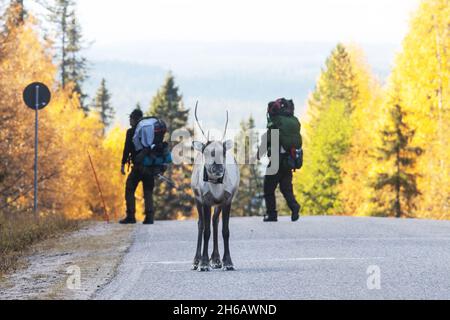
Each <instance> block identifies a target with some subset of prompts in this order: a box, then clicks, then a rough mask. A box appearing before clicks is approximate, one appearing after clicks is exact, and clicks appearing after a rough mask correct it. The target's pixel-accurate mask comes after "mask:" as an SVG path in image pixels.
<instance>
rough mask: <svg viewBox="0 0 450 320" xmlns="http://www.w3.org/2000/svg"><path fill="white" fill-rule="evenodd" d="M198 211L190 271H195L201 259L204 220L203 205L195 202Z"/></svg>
mask: <svg viewBox="0 0 450 320" xmlns="http://www.w3.org/2000/svg"><path fill="white" fill-rule="evenodd" d="M195 203H196V205H197V211H198V241H197V252H196V254H195V258H194V263H193V264H192V270H194V271H197V270H198V266H199V265H200V260H201V259H202V238H203V230H204V222H203V220H204V218H203V205H202V204H201V203H200V201H198V200H196V201H195Z"/></svg>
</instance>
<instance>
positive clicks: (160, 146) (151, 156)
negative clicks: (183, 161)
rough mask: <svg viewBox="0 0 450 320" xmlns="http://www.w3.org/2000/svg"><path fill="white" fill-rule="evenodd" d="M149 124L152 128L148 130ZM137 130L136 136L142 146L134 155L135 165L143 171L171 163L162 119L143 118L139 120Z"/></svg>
mask: <svg viewBox="0 0 450 320" xmlns="http://www.w3.org/2000/svg"><path fill="white" fill-rule="evenodd" d="M151 126H152V127H153V130H148V128H150V127H151ZM137 130H139V132H137V138H138V139H139V142H140V143H141V145H142V146H143V147H144V148H143V149H142V150H140V151H139V152H138V154H137V156H136V165H137V166H138V167H139V168H140V170H141V171H143V173H149V172H150V171H149V170H148V169H147V168H152V167H160V166H164V165H167V164H170V163H172V155H171V153H170V149H169V144H168V143H167V142H164V136H165V134H166V133H167V125H166V123H165V122H164V121H163V120H161V119H158V118H156V117H147V118H143V119H142V120H141V121H140V122H139V124H138V129H137ZM150 141H151V145H150Z"/></svg>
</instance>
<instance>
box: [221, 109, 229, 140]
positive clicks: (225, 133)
mask: <svg viewBox="0 0 450 320" xmlns="http://www.w3.org/2000/svg"><path fill="white" fill-rule="evenodd" d="M228 120H229V117H228V110H227V122H226V123H225V132H224V133H223V138H222V140H225V137H226V135H227V130H228Z"/></svg>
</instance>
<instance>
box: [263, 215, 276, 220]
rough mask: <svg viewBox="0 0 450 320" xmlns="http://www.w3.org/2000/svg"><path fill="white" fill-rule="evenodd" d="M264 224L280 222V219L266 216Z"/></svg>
mask: <svg viewBox="0 0 450 320" xmlns="http://www.w3.org/2000/svg"><path fill="white" fill-rule="evenodd" d="M264 222H278V217H274V216H269V215H266V216H264Z"/></svg>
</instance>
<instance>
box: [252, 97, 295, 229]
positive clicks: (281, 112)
mask: <svg viewBox="0 0 450 320" xmlns="http://www.w3.org/2000/svg"><path fill="white" fill-rule="evenodd" d="M294 111H295V106H294V102H293V101H292V100H286V99H278V100H277V101H274V102H271V103H269V107H268V113H267V114H268V117H267V118H268V125H267V129H268V130H267V133H266V139H263V141H264V140H266V141H267V145H265V143H264V142H263V144H262V145H261V147H260V148H259V151H258V156H259V157H262V156H264V155H265V154H267V155H268V157H269V158H271V157H272V156H273V154H272V152H279V154H278V155H279V159H280V161H279V163H280V167H279V169H278V171H277V172H276V174H274V175H269V174H266V176H265V177H264V198H265V201H266V209H267V214H266V216H265V217H264V222H277V221H278V212H277V206H276V198H275V191H276V189H277V187H278V185H280V189H281V193H282V194H283V196H284V198H285V199H286V201H287V204H288V206H289V209H290V210H291V212H292V221H293V222H296V221H298V219H299V218H300V209H301V207H300V205H299V204H298V202H297V200H296V199H295V195H294V190H293V184H292V180H293V171H295V170H299V169H301V168H302V166H303V149H302V145H303V143H302V136H301V124H300V121H299V120H298V119H297V118H296V117H295V116H294ZM271 130H279V137H280V150H276V151H275V150H271V141H270V139H271ZM270 166H271V164H269V167H270Z"/></svg>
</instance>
